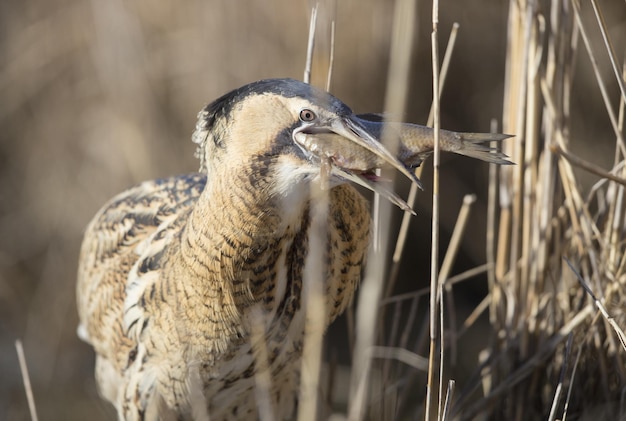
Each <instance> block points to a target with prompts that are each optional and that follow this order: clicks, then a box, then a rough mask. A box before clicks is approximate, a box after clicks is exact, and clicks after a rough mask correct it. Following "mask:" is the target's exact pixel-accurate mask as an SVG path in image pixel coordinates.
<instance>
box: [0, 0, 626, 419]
mask: <svg viewBox="0 0 626 421" xmlns="http://www.w3.org/2000/svg"><path fill="white" fill-rule="evenodd" d="M337 3H338V5H337V11H336V16H337V36H336V55H335V69H334V76H333V84H332V89H331V91H332V92H333V93H334V94H335V95H337V96H338V97H339V98H341V99H342V100H343V101H345V102H346V103H347V104H349V105H350V106H351V107H352V108H353V109H354V110H355V111H357V112H381V111H383V105H382V104H383V99H384V87H385V83H386V72H387V66H388V58H389V57H388V55H389V40H390V35H391V29H392V28H391V20H392V15H393V1H390V0H339V1H338V2H337ZM418 3H419V7H418V12H419V13H418V15H417V16H416V19H417V20H418V31H417V32H416V33H415V35H414V39H415V48H414V55H413V57H414V60H413V70H412V75H413V78H412V82H411V88H410V89H411V93H410V100H409V104H408V109H407V115H406V116H405V118H406V119H407V120H409V121H412V122H416V123H425V121H426V117H427V115H428V109H429V106H430V102H431V98H432V89H431V76H430V72H431V64H430V31H431V24H430V18H431V10H430V7H431V2H430V1H425V0H419V1H418ZM449 3H450V4H446V3H445V2H444V3H442V6H441V10H440V13H441V16H440V39H441V43H442V45H441V54H442V55H443V49H444V47H445V43H446V41H447V37H448V34H449V31H450V28H451V26H452V23H453V22H459V23H460V25H461V29H460V33H459V38H458V41H457V47H456V50H455V54H454V57H453V60H452V67H451V70H450V74H449V78H448V80H447V82H446V87H445V90H444V93H443V98H442V125H443V127H446V128H449V129H455V130H463V131H488V130H489V120H490V118H492V117H496V118H498V117H500V115H501V104H502V90H503V83H504V61H505V48H506V21H507V2H505V1H495V0H465V1H458V2H449ZM452 3H454V4H452ZM605 3H607V6H606V7H607V8H608V9H607V10H610V11H612V13H607V18H608V19H609V22H608V23H609V25H610V28H611V30H612V31H613V35H614V39H617V40H620V42H622V43H623V40H624V39H625V38H626V37H624V21H625V20H626V14H625V10H624V9H625V8H624V7H623V6H624V5H623V2H620V1H613V2H605ZM309 14H310V3H309V2H308V1H292V0H263V1H255V2H253V1H226V0H207V1H198V0H193V1H192V0H188V1H184V2H180V1H174V0H164V1H160V2H156V1H147V0H132V1H121V0H110V1H97V0H92V1H86V0H48V1H43V0H40V1H35V0H30V1H20V0H4V1H2V2H1V3H0V128H1V130H0V419H2V420H4V419H6V420H20V419H28V418H29V417H28V410H27V404H26V399H25V396H24V391H23V383H22V379H21V376H20V374H19V369H18V363H17V356H16V353H15V348H14V341H15V339H17V338H21V339H23V341H24V347H25V351H26V357H27V361H28V364H29V369H30V375H31V380H32V383H33V390H34V394H35V399H36V402H37V406H38V411H39V415H40V419H45V420H82V419H93V420H96V419H114V415H113V412H112V411H111V408H108V406H106V405H105V404H103V403H102V402H101V401H100V400H99V398H98V397H97V392H96V389H95V384H94V380H93V352H92V350H91V349H90V347H88V346H87V345H86V344H83V343H82V342H80V341H79V340H78V338H77V337H76V335H75V329H76V325H77V316H76V310H75V298H74V287H75V271H76V265H77V257H78V250H79V246H80V241H81V234H82V230H83V228H84V227H85V225H86V224H87V222H88V221H89V219H90V218H91V217H92V216H93V215H94V213H95V212H96V211H97V210H98V208H99V207H100V206H102V205H103V204H104V202H105V201H106V200H108V199H109V198H110V197H111V196H112V195H114V194H116V193H118V192H120V191H121V190H123V189H125V188H127V187H129V186H131V185H133V184H135V183H137V182H139V181H142V180H145V179H151V178H155V177H162V176H167V175H172V174H176V173H184V172H192V171H195V170H197V168H198V162H196V160H195V159H194V157H193V152H194V145H193V144H192V143H191V141H190V135H191V133H192V131H193V127H194V124H195V116H196V113H197V111H198V110H200V108H201V107H202V106H203V105H204V104H205V103H207V102H209V101H211V100H212V99H214V98H216V97H217V96H219V95H221V94H223V93H224V92H226V91H228V90H230V89H232V88H236V87H238V86H240V85H242V84H244V83H247V82H250V81H253V80H257V79H262V78H268V77H292V78H298V79H301V78H302V72H303V68H304V63H305V54H306V39H307V32H308V19H309ZM623 47H624V46H623V45H619V46H618V48H622V50H618V51H623ZM587 62H588V60H586V57H585V60H584V62H582V63H581V68H580V69H579V70H577V78H579V82H578V84H577V86H580V88H579V89H578V90H577V96H576V97H575V98H573V106H574V107H575V111H574V115H578V116H584V117H585V118H580V119H575V120H576V121H575V125H574V129H575V131H576V133H577V136H578V137H580V138H581V140H582V141H583V142H582V143H583V144H585V143H586V144H591V145H592V146H593V150H594V152H593V154H592V155H588V156H590V159H591V160H593V161H594V162H596V163H598V164H600V165H604V166H605V167H608V166H609V164H610V161H607V160H603V156H604V155H606V156H607V157H608V158H607V159H610V157H611V156H612V152H613V150H612V146H610V145H611V144H612V143H611V142H612V137H611V135H610V130H609V127H610V126H609V124H608V120H606V117H605V116H606V113H605V112H604V109H603V107H604V106H603V105H602V103H601V102H600V97H599V94H598V93H597V89H596V88H595V81H594V79H593V76H591V73H590V70H589V65H588V63H587ZM605 74H606V75H607V78H608V77H609V76H610V73H609V71H608V68H607V71H606V72H605ZM580 81H586V82H580ZM587 85H589V86H591V88H589V89H586V88H585V87H586V86H587ZM611 92H612V95H613V94H615V96H614V98H617V93H616V89H615V88H614V87H611ZM594 109H599V110H600V112H598V113H597V116H598V117H596V114H595V113H593V110H594ZM605 138H606V140H607V142H606V145H607V146H603V145H604V143H602V142H601V140H602V139H605ZM603 148H604V149H603ZM605 152H606V153H605ZM580 153H581V154H584V151H582V150H581V151H580ZM442 171H443V173H442V188H443V197H442V205H441V206H442V211H443V215H442V234H441V236H442V240H444V243H445V241H446V240H447V238H449V235H450V230H451V228H452V226H453V223H454V221H455V219H456V215H457V212H458V208H459V206H460V204H461V201H462V198H463V195H464V194H468V193H477V194H478V195H479V201H478V203H477V204H476V205H475V206H474V209H473V212H472V219H471V221H470V224H469V227H470V228H469V231H468V233H467V234H466V237H465V238H466V240H465V244H464V246H463V252H462V255H461V256H460V258H459V259H458V263H457V272H458V271H459V270H463V269H466V268H469V267H472V266H474V265H477V264H481V263H483V262H484V234H483V233H484V226H485V200H486V199H485V198H486V193H485V191H484V187H483V186H484V185H485V184H486V174H487V166H486V165H484V164H482V163H477V162H472V161H470V160H467V159H464V158H459V157H449V156H445V157H443V160H442ZM429 173H430V171H429V170H428V165H427V169H426V170H425V172H424V176H423V179H424V184H425V186H427V187H426V189H427V191H426V193H425V194H421V195H420V200H421V202H420V205H419V206H418V208H417V210H418V213H419V215H418V216H417V217H416V218H414V221H413V227H412V229H411V236H410V239H409V246H408V249H407V251H406V253H407V254H406V255H407V256H409V258H408V259H405V260H406V261H410V263H408V264H407V265H406V267H405V268H404V269H403V271H402V279H401V281H402V282H401V283H400V285H399V286H398V291H406V290H411V289H415V288H416V287H422V286H424V285H426V284H427V282H428V274H429V268H428V262H429V258H430V257H429V250H430V224H431V222H430V217H429V214H430V210H429V208H430V203H429V191H428V186H429V185H430V182H431V178H430V176H429ZM401 188H402V189H404V191H406V189H407V186H401ZM484 288H485V282H484V281H483V280H476V281H470V282H469V283H467V285H465V286H463V287H461V293H460V297H459V303H458V305H459V308H460V311H459V312H460V316H459V317H461V316H462V315H463V313H464V312H465V313H467V311H469V310H463V309H465V308H467V309H471V306H472V305H474V304H475V301H476V300H478V299H480V298H481V291H484ZM331 342H332V338H331ZM476 347H477V348H478V347H480V344H479V343H478V344H476Z"/></svg>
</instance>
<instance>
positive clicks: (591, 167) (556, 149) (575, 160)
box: [550, 144, 626, 186]
mask: <svg viewBox="0 0 626 421" xmlns="http://www.w3.org/2000/svg"><path fill="white" fill-rule="evenodd" d="M550 150H551V151H552V153H554V154H557V155H560V156H562V157H563V158H565V159H567V160H568V161H569V162H571V163H572V164H574V165H576V166H577V167H579V168H582V169H583V170H585V171H588V172H590V173H592V174H595V175H597V176H599V177H602V178H606V179H608V180H611V181H615V182H616V183H619V184H621V185H622V186H626V179H623V178H621V177H618V176H616V175H614V174H612V173H610V172H608V171H605V170H604V169H602V168H600V167H598V166H597V165H595V164H592V163H591V162H589V161H585V160H584V159H582V158H579V157H577V156H576V155H574V154H571V153H569V152H567V151H565V150H563V148H561V147H560V146H559V145H557V144H553V145H551V146H550Z"/></svg>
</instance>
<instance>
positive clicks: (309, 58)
mask: <svg viewBox="0 0 626 421" xmlns="http://www.w3.org/2000/svg"><path fill="white" fill-rule="evenodd" d="M319 5H320V4H319V3H315V6H313V9H311V21H310V23H309V40H308V42H307V47H306V64H305V65H304V77H303V79H302V80H303V81H304V83H311V67H312V66H313V49H314V48H315V28H316V26H317V9H318V8H319Z"/></svg>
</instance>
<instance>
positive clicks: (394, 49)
mask: <svg viewBox="0 0 626 421" xmlns="http://www.w3.org/2000/svg"><path fill="white" fill-rule="evenodd" d="M415 14H416V2H415V0H399V1H397V2H396V4H395V7H394V17H393V25H392V27H393V32H392V39H391V54H390V64H389V74H388V79H387V88H386V95H385V111H386V112H389V113H390V114H391V115H402V114H403V113H404V107H405V105H406V99H407V93H408V89H407V88H408V78H409V68H410V62H411V50H412V39H413V37H412V36H407V34H413V33H414V32H415ZM382 143H383V144H384V145H385V147H386V148H387V149H388V150H389V151H391V152H392V153H395V151H397V150H398V143H399V139H397V138H395V136H393V135H392V133H391V132H390V131H389V130H387V129H386V128H383V133H382ZM387 178H389V179H390V180H391V182H393V178H394V174H393V173H391V174H388V175H387ZM390 217H391V204H390V203H387V202H386V201H384V202H382V203H381V202H380V199H379V196H378V195H375V201H374V227H373V230H374V240H373V243H374V244H373V245H374V247H373V253H370V258H369V259H368V265H367V267H366V270H365V277H364V279H363V281H362V284H361V288H360V293H359V305H358V307H357V317H356V345H355V348H354V356H353V367H352V375H351V379H350V405H349V406H350V407H349V413H348V418H349V419H350V420H351V421H356V420H360V419H362V418H363V414H364V411H365V402H366V401H367V399H366V397H367V394H368V383H369V382H368V380H369V377H370V374H371V358H370V351H369V350H370V348H371V347H372V346H374V344H375V340H376V327H377V325H378V323H377V315H378V303H379V302H380V298H381V296H382V290H383V282H384V279H385V272H386V266H387V265H386V257H385V251H386V250H387V247H388V244H389V235H390V229H389V223H390Z"/></svg>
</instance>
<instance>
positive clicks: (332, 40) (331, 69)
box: [326, 20, 335, 92]
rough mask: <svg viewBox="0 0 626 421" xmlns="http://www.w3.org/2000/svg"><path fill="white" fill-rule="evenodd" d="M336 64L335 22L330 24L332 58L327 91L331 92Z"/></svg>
mask: <svg viewBox="0 0 626 421" xmlns="http://www.w3.org/2000/svg"><path fill="white" fill-rule="evenodd" d="M334 64H335V21H334V20H333V21H332V22H331V23H330V58H329V61H328V74H327V77H326V90H327V91H329V92H330V83H331V81H332V77H333V66H334Z"/></svg>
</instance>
